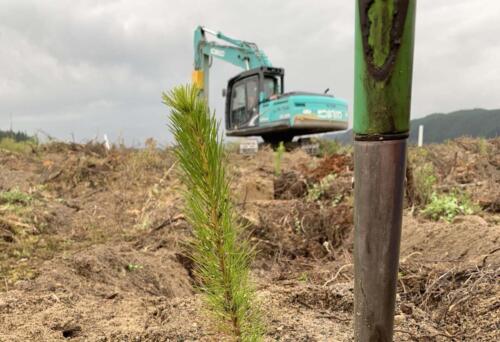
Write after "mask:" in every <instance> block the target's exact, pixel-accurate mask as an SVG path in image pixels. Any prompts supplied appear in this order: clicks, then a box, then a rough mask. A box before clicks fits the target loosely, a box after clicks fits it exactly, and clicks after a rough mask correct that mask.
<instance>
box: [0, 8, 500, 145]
mask: <svg viewBox="0 0 500 342" xmlns="http://www.w3.org/2000/svg"><path fill="white" fill-rule="evenodd" d="M499 10H500V4H499V3H497V2H496V1H494V0H484V1H481V2H475V1H466V0H461V1H453V2H450V1H446V0H436V1H432V2H431V1H420V2H418V12H417V32H416V50H415V78H414V91H413V114H412V115H413V116H414V117H417V116H421V115H425V114H428V113H431V112H446V111H451V110H455V109H459V108H470V107H495V106H496V107H498V105H499V103H498V99H497V96H496V94H498V91H499V85H498V82H497V78H498V75H500V70H499V66H498V62H497V61H498V60H499V58H500V48H499V46H498V44H496V42H495V39H496V33H498V32H500V22H499V21H498V20H496V18H495V14H496V13H498V11H499ZM353 15H354V4H353V2H351V1H321V2H320V1H318V2H308V3H306V2H304V1H302V0H290V1H286V2H279V3H278V2H274V1H273V2H271V1H265V0H255V1H252V2H249V1H243V0H233V1H222V0H205V1H201V0H199V1H172V0H168V1H165V0H149V1H133V0H122V1H118V0H117V1H112V0H107V1H102V0H99V1H98V0H88V1H83V0H73V1H65V0H52V1H43V2H42V1H35V0H33V1H28V0H26V1H18V0H12V1H8V0H4V1H2V3H1V4H0V44H1V46H2V49H0V128H4V129H5V128H7V127H8V126H9V125H10V117H11V115H12V118H13V123H14V128H17V129H21V130H27V131H29V132H34V131H36V130H37V129H42V130H44V131H46V132H49V133H50V134H52V135H54V136H56V137H60V138H64V139H68V138H69V137H70V136H71V134H72V133H73V135H74V136H76V138H77V139H88V138H92V137H94V136H96V135H97V134H101V135H102V134H103V133H107V134H108V136H110V137H111V139H117V138H118V137H123V138H125V139H126V141H128V142H139V141H143V140H145V139H146V138H147V137H149V136H153V137H155V138H157V139H159V140H160V141H163V142H166V141H167V140H168V139H169V134H168V133H167V129H166V122H167V115H168V113H167V110H166V108H165V107H164V106H163V105H162V104H161V99H160V94H161V91H163V90H167V89H170V88H171V87H173V86H174V85H176V84H179V83H186V82H188V81H189V78H190V74H191V70H192V63H193V46H192V38H193V37H192V34H193V30H194V28H195V27H196V26H197V25H200V24H201V25H206V26H208V27H211V28H214V29H218V30H221V31H223V32H224V33H227V34H228V35H231V36H234V37H237V38H240V39H245V40H249V41H255V42H257V43H258V44H259V47H261V48H262V49H263V50H264V51H265V52H266V53H267V54H268V56H269V57H270V59H271V61H272V62H273V64H274V65H276V66H281V67H284V68H285V70H286V81H285V83H286V88H287V90H289V91H291V90H307V91H316V92H321V91H323V90H324V89H325V88H327V87H328V88H331V89H332V90H333V92H334V93H335V95H337V96H339V97H343V98H346V99H347V100H348V101H349V102H350V103H352V98H353V72H354V70H353V60H354V51H353V49H354V47H353V45H354V44H353V39H354V32H353V29H354V23H353ZM238 72H239V70H238V69H237V68H235V67H233V66H230V65H227V64H225V63H223V62H220V61H219V62H214V64H213V67H212V70H211V96H210V102H211V104H212V106H213V107H214V108H215V109H216V110H217V113H218V116H219V117H220V118H222V116H223V115H222V114H223V107H224V105H223V99H222V97H221V96H220V90H221V89H222V88H223V87H224V86H225V83H226V81H227V79H228V78H230V77H232V76H233V75H234V74H236V73H238ZM351 107H352V105H351Z"/></svg>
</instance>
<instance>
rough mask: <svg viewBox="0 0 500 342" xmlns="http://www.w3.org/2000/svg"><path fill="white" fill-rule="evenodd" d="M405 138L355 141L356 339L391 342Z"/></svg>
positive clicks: (399, 234) (405, 146)
mask: <svg viewBox="0 0 500 342" xmlns="http://www.w3.org/2000/svg"><path fill="white" fill-rule="evenodd" d="M406 148H407V140H406V139H397V140H384V141H359V140H358V141H355V142H354V158H355V159H354V163H355V164H354V170H355V189H354V191H355V193H354V194H355V200H356V209H355V212H354V224H355V230H356V231H355V234H354V265H355V284H354V291H355V303H354V312H355V318H356V319H355V330H354V331H355V341H359V342H372V341H373V342H391V341H392V334H393V326H394V305H395V299H396V281H397V275H398V264H399V245H400V238H401V222H402V212H403V208H402V207H403V190H404V187H403V185H404V179H405V167H406Z"/></svg>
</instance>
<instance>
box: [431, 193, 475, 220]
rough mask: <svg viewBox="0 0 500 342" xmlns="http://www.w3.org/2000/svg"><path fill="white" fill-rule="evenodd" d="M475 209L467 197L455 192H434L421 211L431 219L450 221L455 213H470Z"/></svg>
mask: <svg viewBox="0 0 500 342" xmlns="http://www.w3.org/2000/svg"><path fill="white" fill-rule="evenodd" d="M475 211H476V208H475V206H474V205H473V204H472V202H471V200H470V198H469V197H467V196H465V195H463V194H462V195H461V194H457V193H450V194H436V193H433V194H432V196H431V198H430V202H429V204H427V206H426V207H425V208H424V210H423V211H422V213H423V214H424V215H425V216H427V217H429V218H431V219H432V220H436V221H437V220H439V219H440V218H443V219H444V220H446V221H448V222H450V221H451V220H452V219H453V218H454V217H455V216H457V215H470V214H473V213H474V212H475Z"/></svg>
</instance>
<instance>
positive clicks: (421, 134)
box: [418, 125, 424, 147]
mask: <svg viewBox="0 0 500 342" xmlns="http://www.w3.org/2000/svg"><path fill="white" fill-rule="evenodd" d="M423 144H424V125H420V126H418V147H422V145H423Z"/></svg>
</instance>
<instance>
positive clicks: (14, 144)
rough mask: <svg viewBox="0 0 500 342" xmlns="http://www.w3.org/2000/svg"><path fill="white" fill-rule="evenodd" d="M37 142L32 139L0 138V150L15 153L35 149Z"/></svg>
mask: <svg viewBox="0 0 500 342" xmlns="http://www.w3.org/2000/svg"><path fill="white" fill-rule="evenodd" d="M37 144H38V143H37V141H36V140H34V139H31V140H21V141H16V140H15V139H13V138H0V150H7V151H10V152H16V153H29V152H32V151H34V150H35V148H36V146H37Z"/></svg>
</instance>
